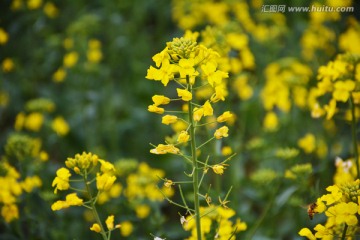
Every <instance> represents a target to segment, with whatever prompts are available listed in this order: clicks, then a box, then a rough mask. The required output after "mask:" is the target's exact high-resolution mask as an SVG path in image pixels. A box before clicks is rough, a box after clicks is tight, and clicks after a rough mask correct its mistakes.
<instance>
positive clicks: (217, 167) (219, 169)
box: [211, 164, 226, 175]
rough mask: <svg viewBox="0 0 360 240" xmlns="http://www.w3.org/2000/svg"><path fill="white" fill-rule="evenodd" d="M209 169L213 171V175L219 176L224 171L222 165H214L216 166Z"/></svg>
mask: <svg viewBox="0 0 360 240" xmlns="http://www.w3.org/2000/svg"><path fill="white" fill-rule="evenodd" d="M211 168H212V170H213V171H214V173H216V174H219V175H223V173H224V169H226V168H225V167H224V165H222V164H216V165H214V166H212V167H211Z"/></svg>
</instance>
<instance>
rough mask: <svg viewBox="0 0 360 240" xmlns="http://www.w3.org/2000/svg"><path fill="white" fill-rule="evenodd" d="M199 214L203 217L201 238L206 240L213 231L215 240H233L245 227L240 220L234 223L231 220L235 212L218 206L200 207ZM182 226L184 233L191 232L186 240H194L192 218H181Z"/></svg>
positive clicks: (194, 226)
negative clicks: (230, 239) (231, 239)
mask: <svg viewBox="0 0 360 240" xmlns="http://www.w3.org/2000/svg"><path fill="white" fill-rule="evenodd" d="M200 213H201V214H202V215H203V217H202V218H201V220H200V221H201V226H202V229H203V232H202V234H203V235H202V238H204V239H208V238H210V237H211V233H212V232H213V231H214V230H215V239H220V240H227V239H229V238H233V237H234V235H235V234H236V233H238V232H241V231H245V230H246V229H247V225H246V223H245V222H243V221H241V219H240V218H236V220H235V222H233V221H232V220H231V219H232V218H234V217H235V214H236V213H235V211H234V210H233V209H230V208H228V207H226V206H225V207H224V206H220V207H216V206H213V205H211V206H207V207H201V208H200ZM182 225H183V228H184V229H185V230H186V231H191V236H190V237H188V238H186V240H196V239H198V238H197V237H196V236H197V235H196V224H195V220H194V218H193V217H192V216H187V217H186V218H185V217H184V218H182Z"/></svg>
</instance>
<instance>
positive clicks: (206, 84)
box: [125, 32, 246, 240]
mask: <svg viewBox="0 0 360 240" xmlns="http://www.w3.org/2000/svg"><path fill="white" fill-rule="evenodd" d="M196 40H197V36H196V34H195V33H194V34H193V33H189V32H187V33H186V34H185V37H182V38H174V39H173V41H172V42H168V43H167V45H166V47H165V49H164V50H163V51H161V52H160V53H158V54H156V55H155V56H154V57H153V60H154V62H155V65H156V67H153V66H150V68H149V69H148V71H147V75H146V78H147V79H150V80H156V81H161V82H162V84H163V85H164V86H165V87H171V86H172V85H171V84H170V80H174V81H176V83H177V84H178V85H180V87H179V86H177V87H173V93H169V95H168V96H170V94H173V95H175V96H176V97H178V98H173V99H171V98H168V97H165V96H163V95H154V96H153V97H152V101H153V104H152V105H150V106H149V107H148V111H150V112H154V113H158V114H163V113H165V112H171V115H170V114H166V115H164V116H162V119H161V122H162V123H163V124H166V125H171V126H172V127H173V130H175V131H176V134H175V135H174V137H172V138H168V139H167V141H166V144H158V145H157V146H154V148H152V149H151V150H150V152H151V153H153V154H168V153H170V154H176V155H179V156H181V157H183V158H184V159H186V161H188V162H190V164H192V167H193V169H194V170H193V171H192V173H191V174H189V175H187V176H188V177H190V178H192V181H189V182H190V183H192V185H193V195H194V200H193V205H194V206H193V207H191V208H189V207H188V206H187V205H186V203H184V204H185V205H183V204H176V203H175V205H177V206H183V207H184V208H186V209H194V210H192V211H193V214H191V216H190V217H189V218H187V219H186V218H185V217H183V218H181V224H182V225H183V227H184V229H185V230H186V231H191V233H192V235H191V238H192V239H198V240H199V239H200V240H201V239H204V238H205V234H206V233H209V231H210V229H211V227H213V226H214V225H212V224H219V225H218V226H219V228H218V229H217V233H216V234H217V236H221V237H224V238H229V237H231V236H232V235H233V234H234V233H235V232H238V231H244V230H245V229H246V224H245V223H244V222H241V221H240V219H237V220H236V223H235V224H234V222H233V221H231V220H229V218H230V217H232V216H233V214H230V211H233V210H230V209H228V207H227V206H226V204H227V203H228V201H227V200H226V198H225V199H224V200H221V199H220V202H219V204H218V206H217V209H220V210H219V211H220V213H219V214H220V215H221V216H218V218H216V219H215V218H214V219H212V218H209V217H208V216H206V214H205V212H203V211H202V209H203V208H202V207H201V206H200V201H199V196H200V193H199V187H200V186H199V185H201V183H202V180H203V177H204V176H205V174H206V173H207V170H208V169H209V168H211V169H212V170H213V172H214V173H215V174H217V175H223V174H225V169H226V166H228V165H227V164H225V162H222V163H218V164H216V163H215V164H212V165H208V163H207V161H206V162H205V163H202V164H204V165H205V166H204V171H203V177H202V178H201V180H200V179H199V177H200V175H201V172H200V171H199V169H200V167H199V166H198V163H199V162H201V161H200V160H198V159H197V155H198V152H199V149H200V148H202V147H203V146H204V145H206V144H207V143H209V142H210V141H212V140H214V139H222V138H226V137H228V136H229V128H228V127H227V126H217V124H219V123H230V122H233V121H234V119H235V116H234V114H232V113H231V112H230V111H225V112H223V113H222V114H221V115H220V116H218V117H217V116H215V110H216V108H215V104H216V103H217V102H219V101H224V100H225V98H226V97H227V95H228V92H227V89H226V78H228V77H229V75H228V73H227V72H224V71H222V69H221V68H220V67H219V66H220V65H219V62H220V61H221V56H220V54H219V53H217V52H216V51H214V50H213V49H211V48H207V47H205V46H204V45H203V44H202V43H201V42H196ZM169 65H173V67H172V68H171V67H170V66H169ZM163 68H164V69H166V73H164V71H162V69H163ZM169 68H171V71H169ZM199 98H201V100H199ZM172 101H174V102H175V101H177V102H178V101H180V102H181V103H182V104H183V108H182V109H181V111H176V110H167V109H166V110H165V109H164V108H162V107H160V106H161V105H167V104H169V103H170V102H172ZM170 107H172V105H170V104H169V105H167V106H166V108H170ZM173 113H174V114H173ZM178 114H181V117H180V116H179V115H178ZM184 114H186V115H187V117H188V119H187V120H184V117H183V115H184ZM180 120H181V121H180ZM201 121H203V122H204V123H202V122H201ZM180 125H181V126H180ZM205 126H206V128H208V129H210V128H217V129H216V130H215V131H214V133H213V134H214V136H213V137H210V139H208V140H206V141H204V142H203V143H202V144H201V145H199V146H197V144H196V142H197V140H196V139H197V138H198V136H197V135H196V131H197V130H195V129H197V128H200V127H205ZM174 142H177V144H178V145H174V144H173V143H174ZM185 143H186V144H185ZM179 146H181V147H184V148H186V147H188V148H190V149H189V151H188V152H190V156H188V155H187V154H186V155H185V154H183V153H182V149H180V148H178V147H179ZM184 152H187V151H184ZM225 152H228V153H226V154H229V152H231V149H230V150H227V151H225ZM230 154H231V153H230ZM199 164H200V163H199ZM163 180H164V187H163V189H161V192H162V193H163V195H164V197H165V198H166V199H167V200H169V199H168V198H167V196H165V195H166V190H172V188H171V186H172V185H174V183H176V184H177V185H178V184H179V188H180V187H181V186H180V185H181V184H183V182H176V181H175V182H174V181H173V180H167V179H166V178H165V179H163ZM199 180H200V181H199ZM128 185H129V186H130V185H132V184H130V183H128ZM125 194H126V195H129V196H130V194H132V193H131V191H130V190H128V191H125ZM139 194H141V193H139ZM143 194H144V193H143ZM206 201H207V203H208V204H209V206H211V207H212V206H213V205H212V204H211V197H210V196H207V197H206ZM225 208H227V209H226V210H223V211H221V209H225ZM146 209H147V208H146V207H142V208H139V209H138V210H137V214H138V216H142V214H145V213H146ZM213 210H214V209H211V211H213ZM225 213H227V215H226V216H225ZM209 215H214V214H213V213H211V214H209ZM219 218H221V219H222V220H221V221H219V220H218V219H219Z"/></svg>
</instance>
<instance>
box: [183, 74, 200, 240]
mask: <svg viewBox="0 0 360 240" xmlns="http://www.w3.org/2000/svg"><path fill="white" fill-rule="evenodd" d="M186 83H187V85H188V87H187V90H188V91H189V92H190V93H192V86H191V84H190V81H189V76H186ZM189 123H190V139H191V140H190V142H191V155H192V160H193V161H192V164H193V169H194V172H193V191H194V193H193V194H194V206H195V220H196V232H197V238H198V240H201V224H200V203H199V168H198V162H197V156H196V139H195V125H194V124H195V123H194V117H193V105H192V102H190V103H189Z"/></svg>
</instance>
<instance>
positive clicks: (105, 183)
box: [96, 173, 116, 191]
mask: <svg viewBox="0 0 360 240" xmlns="http://www.w3.org/2000/svg"><path fill="white" fill-rule="evenodd" d="M115 180H116V177H115V176H114V175H111V174H108V173H104V174H99V173H97V174H96V188H97V189H98V190H99V191H108V190H110V189H111V187H112V185H113V184H114V182H115Z"/></svg>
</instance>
